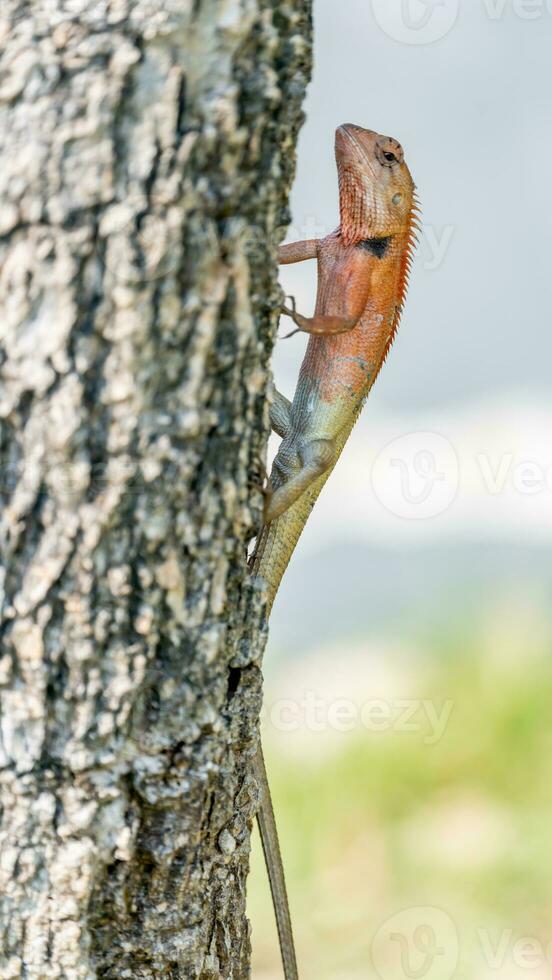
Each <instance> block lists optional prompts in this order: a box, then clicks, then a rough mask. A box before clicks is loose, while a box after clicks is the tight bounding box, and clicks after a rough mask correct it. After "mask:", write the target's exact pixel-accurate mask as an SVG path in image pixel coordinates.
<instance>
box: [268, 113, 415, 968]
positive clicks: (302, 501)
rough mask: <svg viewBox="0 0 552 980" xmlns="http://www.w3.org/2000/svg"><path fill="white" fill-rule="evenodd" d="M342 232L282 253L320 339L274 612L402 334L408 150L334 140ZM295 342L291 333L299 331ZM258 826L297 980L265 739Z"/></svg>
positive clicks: (282, 497) (284, 946) (278, 537)
mask: <svg viewBox="0 0 552 980" xmlns="http://www.w3.org/2000/svg"><path fill="white" fill-rule="evenodd" d="M335 156H336V163H337V173H338V182H339V210H340V223H339V227H338V228H337V229H336V230H335V231H333V232H332V233H331V234H329V235H327V236H326V237H325V238H322V239H311V240H308V241H301V242H294V243H292V244H289V245H282V246H280V248H279V253H278V260H279V262H280V264H284V265H285V264H290V263H295V262H303V261H306V260H308V259H316V260H317V268H318V284H317V298H316V307H315V311H314V315H313V316H311V317H307V316H303V315H302V314H300V313H298V312H297V310H296V307H295V302H294V301H293V300H292V301H291V306H290V307H288V306H286V305H284V306H283V307H282V312H283V313H284V314H285V315H286V316H288V317H291V319H292V321H293V323H294V324H295V330H293V331H292V333H296V332H298V331H301V332H305V333H307V334H309V335H310V336H309V341H308V345H307V350H306V353H305V357H304V360H303V363H302V365H301V369H300V372H299V379H298V383H297V388H296V391H295V395H294V398H293V401H292V402H290V401H289V400H288V399H287V398H285V396H284V395H282V394H281V393H280V392H278V391H277V390H276V389H275V388H274V387H273V389H272V398H271V405H270V423H271V427H272V429H273V430H274V431H275V432H276V433H277V434H278V435H279V436H280V437H281V439H282V441H281V443H280V446H279V449H278V452H277V455H276V458H275V460H274V463H273V467H272V471H271V474H270V479H269V481H268V486H267V487H266V489H265V504H264V514H263V526H262V528H261V530H260V533H259V534H258V536H257V539H256V542H255V547H254V551H253V554H252V556H251V559H250V570H251V573H252V574H253V575H254V576H257V577H258V578H259V579H262V580H263V585H264V589H265V596H266V606H265V610H266V616H267V617H268V615H269V614H270V611H271V609H272V605H273V603H274V600H275V598H276V593H277V591H278V588H279V585H280V581H281V579H282V576H283V574H284V572H285V570H286V567H287V565H288V563H289V561H290V558H291V556H292V554H293V551H294V549H295V546H296V544H297V541H298V540H299V537H300V535H301V533H302V531H303V528H304V527H305V524H306V522H307V520H308V517H309V514H310V512H311V510H312V508H313V507H314V505H315V503H316V500H317V498H318V496H319V494H320V492H321V490H322V488H323V486H324V484H325V483H326V480H327V479H328V477H329V475H330V473H331V471H332V470H333V468H334V466H335V465H336V463H337V460H338V459H339V456H340V455H341V452H342V450H343V447H344V446H345V443H346V441H347V439H348V437H349V435H350V433H351V431H352V429H353V426H354V424H355V422H356V420H357V419H358V417H359V415H360V412H361V410H362V407H363V405H364V402H365V400H366V398H367V396H368V394H369V392H370V389H371V388H372V385H373V384H374V382H375V380H376V378H377V376H378V373H379V371H380V370H381V367H382V365H383V364H384V362H385V359H386V357H387V355H388V353H389V350H390V348H391V345H392V343H393V340H394V338H395V335H396V332H397V329H398V326H399V321H400V318H401V313H402V310H403V306H404V302H405V297H406V291H407V286H408V278H409V273H410V268H411V263H412V258H413V254H414V249H415V245H416V241H417V233H418V231H419V227H420V225H419V212H420V207H419V203H418V200H417V197H416V191H415V185H414V182H413V180H412V177H411V175H410V171H409V169H408V166H407V164H406V162H405V158H404V151H403V149H402V147H401V145H400V143H398V142H397V140H395V139H393V138H392V137H387V136H381V135H380V134H378V133H375V132H374V131H372V130H369V129H364V128H362V127H361V126H355V125H353V124H351V123H346V124H344V125H342V126H339V127H338V129H337V130H336V135H335ZM289 336H291V334H290V335H289ZM254 769H255V776H256V779H257V783H258V786H259V792H260V806H259V809H258V813H257V820H258V824H259V830H260V835H261V841H262V846H263V851H264V855H265V861H266V865H267V870H268V877H269V881H270V887H271V891H272V899H273V904H274V909H275V914H276V922H277V927H278V935H279V941H280V949H281V953H282V962H283V967H284V975H285V980H297V977H298V971H297V962H296V956H295V950H294V943H293V934H292V929H291V917H290V913H289V907H288V901H287V895H286V887H285V879H284V872H283V864H282V859H281V855H280V848H279V844H278V836H277V831H276V823H275V819H274V812H273V808H272V802H271V798H270V791H269V787H268V780H267V776H266V769H265V764H264V759H263V754H262V749H261V747H260V744H259V748H258V749H257V754H256V757H255V762H254Z"/></svg>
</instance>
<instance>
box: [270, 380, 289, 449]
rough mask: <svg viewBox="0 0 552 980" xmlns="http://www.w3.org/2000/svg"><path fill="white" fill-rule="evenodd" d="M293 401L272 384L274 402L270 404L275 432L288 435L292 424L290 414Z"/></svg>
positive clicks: (284, 435) (271, 419)
mask: <svg viewBox="0 0 552 980" xmlns="http://www.w3.org/2000/svg"><path fill="white" fill-rule="evenodd" d="M290 409H291V402H290V401H289V399H288V398H286V396H285V395H282V393H281V392H280V391H278V389H277V388H276V386H275V385H272V403H271V405H270V426H271V428H272V430H273V432H276V434H277V435H279V436H281V437H282V439H284V438H285V437H286V435H287V434H288V431H289V427H290V425H291V416H290Z"/></svg>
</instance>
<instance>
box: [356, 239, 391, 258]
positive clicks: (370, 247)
mask: <svg viewBox="0 0 552 980" xmlns="http://www.w3.org/2000/svg"><path fill="white" fill-rule="evenodd" d="M392 240H393V239H392V237H391V236H389V237H388V238H364V239H363V240H362V241H361V242H359V243H358V245H357V248H363V249H365V250H366V251H367V252H371V253H372V255H375V256H376V258H377V259H383V258H385V256H386V255H387V252H388V251H389V246H390V245H391V242H392Z"/></svg>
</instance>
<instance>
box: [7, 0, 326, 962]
mask: <svg viewBox="0 0 552 980" xmlns="http://www.w3.org/2000/svg"><path fill="white" fill-rule="evenodd" d="M310 43H311V42H310V0H48V2H46V0H44V2H43V3H42V4H41V3H29V2H28V0H3V4H2V10H1V11H0V46H1V49H2V51H3V56H2V64H1V66H0V68H1V72H0V289H1V296H2V312H1V321H0V322H1V326H0V330H1V332H2V345H1V349H0V350H1V353H0V365H1V368H0V370H1V374H2V378H1V384H2V386H1V390H0V422H1V425H2V429H1V440H0V466H1V491H2V501H3V508H2V515H1V521H2V570H1V574H0V611H1V625H0V631H1V632H0V635H1V638H2V650H1V655H0V695H1V701H0V704H1V717H0V794H1V796H0V977H1V978H3V980H8V978H16V977H28V978H40V980H45V978H49V977H67V978H74V980H77V978H79V980H80V978H93V977H97V976H98V977H99V976H101V977H132V978H135V977H142V978H149V977H179V978H180V977H184V978H196V977H201V978H203V980H205V978H210V977H224V978H230V977H233V978H242V977H246V976H248V974H249V937H248V926H247V920H246V916H245V883H246V875H247V870H248V856H249V830H250V824H251V820H252V816H253V814H254V810H255V806H256V792H255V790H256V787H255V784H254V782H253V781H252V779H251V777H250V776H249V775H248V769H249V762H250V758H251V756H252V753H253V749H254V744H255V738H256V723H257V716H258V712H259V707H260V670H259V660H260V657H261V653H262V647H263V637H262V636H261V635H259V622H260V608H261V600H260V598H259V596H258V594H257V593H256V591H255V590H254V589H253V587H252V586H250V584H249V582H248V580H247V575H246V571H245V562H244V554H245V548H246V543H247V541H248V539H250V537H251V535H252V534H253V532H254V529H255V526H256V525H257V523H258V521H259V516H260V505H261V498H260V494H259V492H258V491H257V490H256V489H255V488H254V483H255V476H256V478H257V479H258V478H259V472H260V469H261V465H260V461H261V460H262V459H263V456H264V452H265V446H266V437H267V428H268V419H267V410H266V401H265V390H266V383H267V361H268V358H269V355H270V347H271V343H272V338H273V335H274V329H275V321H276V311H277V308H278V305H279V299H280V296H279V290H278V287H277V272H276V266H275V262H274V246H275V244H276V242H277V240H278V239H279V238H280V237H281V234H280V232H281V231H282V230H283V226H284V225H285V223H286V221H287V212H286V203H287V196H288V191H289V186H290V183H291V178H292V175H293V166H294V147H295V141H296V137H297V132H298V128H299V126H300V123H301V118H302V116H301V103H302V99H303V95H304V90H305V85H306V81H307V78H308V75H309V70H310Z"/></svg>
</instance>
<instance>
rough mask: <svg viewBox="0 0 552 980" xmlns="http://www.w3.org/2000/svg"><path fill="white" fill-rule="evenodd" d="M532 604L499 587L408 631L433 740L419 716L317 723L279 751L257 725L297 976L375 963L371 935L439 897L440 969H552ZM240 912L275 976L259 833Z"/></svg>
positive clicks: (547, 819) (467, 973)
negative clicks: (316, 740)
mask: <svg viewBox="0 0 552 980" xmlns="http://www.w3.org/2000/svg"><path fill="white" fill-rule="evenodd" d="M544 618H545V614H543V616H542V617H540V618H537V619H535V617H534V616H533V617H532V616H527V615H525V613H524V610H520V609H517V608H516V604H515V602H513V603H509V604H507V605H505V606H502V607H501V608H499V609H494V610H492V611H491V612H490V613H486V614H485V615H482V616H481V617H480V618H479V621H478V622H477V624H476V625H474V626H472V628H471V630H467V629H466V628H464V627H462V626H459V627H458V628H456V629H455V630H454V631H452V632H450V633H449V634H445V633H444V634H442V635H441V636H438V637H433V638H432V639H431V640H428V639H427V638H422V641H423V642H421V643H418V645H417V647H416V649H417V650H419V649H420V646H421V647H422V648H423V649H424V650H425V653H424V654H423V656H422V657H421V658H420V655H419V653H416V654H413V656H416V657H417V658H418V660H417V662H416V664H415V671H419V674H420V676H421V677H423V681H422V686H421V696H423V697H424V698H426V699H432V701H434V703H435V704H436V705H439V706H440V705H442V704H443V702H445V701H446V700H448V699H450V700H451V701H452V702H453V709H452V713H451V716H450V719H449V721H448V724H447V726H446V728H445V731H444V733H443V735H442V737H441V738H440V739H439V740H438V741H436V743H435V744H428V743H427V739H426V738H425V737H424V736H425V735H427V731H425V732H422V731H417V732H408V733H407V732H397V731H394V732H393V731H387V732H383V733H380V734H377V733H374V732H372V731H367V730H366V729H365V728H362V727H358V728H356V729H355V731H354V732H352V733H351V734H349V735H346V736H343V734H336V735H335V739H333V735H332V736H330V739H331V740H333V741H335V745H334V744H332V745H331V751H329V750H328V740H327V739H326V738H324V739H323V740H321V742H320V745H321V749H320V752H318V753H313V752H312V751H310V752H308V753H304V752H299V753H296V752H294V751H293V746H294V745H296V744H297V738H296V737H294V739H291V741H292V742H293V745H292V746H291V747H290V750H289V751H287V750H286V748H285V742H286V737H285V735H284V736H283V735H281V734H280V735H278V736H277V737H276V736H275V735H274V733H272V735H271V732H270V729H269V730H268V732H267V734H266V736H265V742H266V745H265V752H266V755H267V763H268V767H269V772H270V774H271V783H272V790H273V795H274V801H275V808H276V813H277V818H278V823H279V828H280V835H281V843H282V850H283V853H284V862H285V865H286V868H287V876H288V886H289V892H290V896H291V905H292V914H293V918H294V921H295V932H296V942H297V947H298V955H299V959H300V964H301V970H300V972H301V976H302V978H303V980H356V978H359V980H360V978H368V980H371V978H372V977H374V978H376V977H378V976H379V974H378V973H377V972H376V970H375V968H374V966H373V963H372V958H371V943H372V939H373V936H374V934H375V933H376V932H377V930H378V928H379V927H380V925H381V924H382V923H383V922H385V920H386V919H387V918H388V917H390V916H392V915H394V914H395V913H397V912H400V911H401V910H402V909H405V908H409V907H413V906H434V907H438V908H440V909H443V910H445V911H446V912H447V914H448V915H449V916H450V917H451V919H452V921H453V922H454V924H455V927H456V929H457V932H458V936H459V941H460V963H459V967H458V971H457V972H455V973H454V976H458V977H461V978H464V980H483V978H490V977H500V978H501V980H510V978H518V977H519V978H521V977H531V978H532V980H542V978H550V977H552V943H551V941H552V835H551V819H552V719H551V705H552V657H551V656H550V653H551V648H552V642H551V636H552V632H551V630H550V629H549V627H548V625H546V624H545V622H544ZM537 620H538V621H537ZM418 639H419V638H418ZM344 656H346V654H345V653H344ZM322 669H323V668H322V667H321V670H322ZM369 670H370V668H369V667H367V688H369V685H370V675H369ZM336 696H337V694H336ZM249 913H250V917H251V920H252V926H253V947H254V968H253V977H254V978H255V980H272V978H274V980H276V978H278V980H279V978H281V968H280V965H279V959H278V950H277V939H276V932H275V927H274V925H273V916H272V910H271V905H270V897H269V891H268V885H267V883H266V875H265V871H264V867H263V864H262V855H261V850H260V845H259V842H258V839H257V838H256V839H255V844H254V852H253V859H252V875H251V881H250V886H249ZM482 936H484V937H487V938H482ZM523 937H532V938H533V939H535V940H536V941H537V944H541V945H540V946H539V947H538V948H539V949H541V951H542V955H541V956H540V957H539V956H537V957H536V958H535V961H534V966H533V968H531V969H530V970H528V969H527V967H526V965H525V966H524V965H522V966H521V967H520V965H519V962H518V961H519V956H517V954H516V953H515V947H514V944H515V942H516V941H518V940H520V939H522V938H523ZM486 944H488V946H486ZM488 948H491V949H493V950H495V951H497V956H498V959H497V961H493V962H490V959H491V958H490V957H489V955H488V952H487V954H486V952H485V951H486V949H488ZM433 976H434V974H433V973H432V974H431V980H433ZM384 980H388V978H387V976H385V978H384ZM389 980H401V978H400V977H392V976H391V975H390V976H389ZM443 980H447V978H446V977H443Z"/></svg>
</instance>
